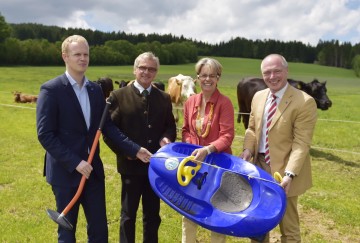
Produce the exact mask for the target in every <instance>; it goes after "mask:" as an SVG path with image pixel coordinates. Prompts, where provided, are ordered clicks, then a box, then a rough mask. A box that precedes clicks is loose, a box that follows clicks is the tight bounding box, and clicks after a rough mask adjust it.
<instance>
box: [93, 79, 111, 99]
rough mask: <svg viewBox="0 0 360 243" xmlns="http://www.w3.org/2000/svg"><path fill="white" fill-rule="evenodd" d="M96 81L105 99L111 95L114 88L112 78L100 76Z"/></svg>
mask: <svg viewBox="0 0 360 243" xmlns="http://www.w3.org/2000/svg"><path fill="white" fill-rule="evenodd" d="M96 83H98V84H99V85H100V87H101V89H102V91H103V95H104V98H105V99H106V98H107V97H109V95H110V93H111V91H113V90H114V84H113V81H112V79H111V78H106V77H103V78H99V79H98V80H97V81H96Z"/></svg>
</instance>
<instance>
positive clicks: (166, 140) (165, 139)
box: [160, 137, 171, 147]
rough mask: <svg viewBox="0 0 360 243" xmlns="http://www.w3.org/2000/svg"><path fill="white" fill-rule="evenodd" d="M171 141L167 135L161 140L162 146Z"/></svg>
mask: <svg viewBox="0 0 360 243" xmlns="http://www.w3.org/2000/svg"><path fill="white" fill-rule="evenodd" d="M169 143H171V141H170V139H168V138H167V137H163V139H161V140H160V147H162V146H164V145H166V144H169Z"/></svg>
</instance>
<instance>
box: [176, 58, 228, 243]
mask: <svg viewBox="0 0 360 243" xmlns="http://www.w3.org/2000/svg"><path fill="white" fill-rule="evenodd" d="M195 71H196V73H197V79H198V82H199V84H200V87H201V93H199V94H197V95H193V96H191V97H190V98H189V99H188V100H187V101H186V103H185V105H184V125H183V127H182V141H183V142H186V143H191V144H197V145H202V146H204V147H202V148H199V149H195V150H194V151H193V153H192V155H194V156H195V160H199V161H203V160H204V159H205V157H206V156H207V155H208V154H210V153H213V152H226V153H229V154H231V153H232V152H231V144H232V141H233V139H234V133H235V132H234V107H233V105H232V103H231V101H230V99H229V98H228V97H227V96H225V95H222V94H221V93H220V91H219V90H218V88H217V83H218V82H219V80H220V77H221V72H222V65H221V64H220V63H219V62H218V61H217V60H215V59H212V58H202V59H200V60H199V61H198V62H197V63H196V65H195ZM196 228H197V225H196V224H195V223H194V222H192V221H190V220H189V219H187V218H185V217H183V223H182V242H183V243H189V242H196ZM211 242H216V243H221V242H225V235H221V234H218V233H215V232H211Z"/></svg>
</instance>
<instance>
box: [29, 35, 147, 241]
mask: <svg viewBox="0 0 360 243" xmlns="http://www.w3.org/2000/svg"><path fill="white" fill-rule="evenodd" d="M62 58H63V60H64V62H65V65H66V72H65V73H64V74H63V75H60V76H58V77H56V78H54V79H52V80H49V81H48V82H46V83H45V84H43V85H42V86H41V88H40V94H39V97H38V102H37V109H36V122H37V133H38V139H39V141H40V143H41V145H42V146H43V147H44V149H45V150H46V154H45V166H44V175H46V181H47V182H48V183H49V184H51V186H52V191H53V193H54V195H55V199H56V206H57V211H58V212H62V210H63V209H64V208H65V207H66V206H67V205H68V204H69V202H70V201H71V199H72V198H73V197H74V195H75V193H76V191H77V189H78V186H79V183H80V180H81V177H82V176H85V177H86V178H87V181H86V184H85V187H84V190H83V192H82V194H81V196H80V198H79V200H78V201H77V202H76V204H75V205H74V206H73V208H72V209H71V210H70V211H69V213H68V214H67V215H66V218H67V220H68V221H69V222H70V223H71V224H72V225H73V227H74V228H73V230H66V229H64V228H62V227H61V226H59V227H58V241H59V242H67V243H68V242H75V241H76V239H75V231H76V223H77V217H78V212H79V206H80V204H81V205H82V207H83V209H84V213H85V216H86V220H87V234H88V242H108V228H107V218H106V206H105V174H104V167H103V164H102V161H101V159H100V156H99V152H100V151H99V146H98V147H97V149H96V152H95V155H94V158H93V160H92V164H91V165H90V164H89V163H88V162H87V161H86V160H87V158H88V156H89V152H90V149H91V146H92V143H93V141H94V138H95V135H96V132H97V130H98V128H99V124H100V120H101V117H102V113H103V111H104V108H105V100H104V97H103V94H102V91H101V88H100V86H99V85H98V84H96V83H93V82H90V81H89V80H88V79H87V78H86V77H85V72H86V70H87V68H88V65H89V45H88V43H87V41H86V39H85V38H84V37H82V36H78V35H74V36H70V37H68V38H67V39H65V40H64V42H63V43H62ZM102 132H103V134H104V135H106V137H107V138H109V139H110V140H111V141H112V142H113V143H114V144H116V145H115V146H117V147H118V149H120V150H122V151H123V152H124V153H125V154H127V155H128V156H129V157H132V158H135V157H137V158H138V159H140V160H142V161H143V162H145V163H147V162H149V158H150V156H151V153H150V152H149V151H148V150H147V149H145V148H143V147H140V146H139V145H137V144H136V143H134V142H132V141H131V140H130V139H128V138H127V137H126V136H125V135H124V134H123V133H122V132H121V131H120V130H119V129H118V128H117V127H116V126H115V125H114V124H113V123H112V121H111V119H110V116H108V117H107V119H106V121H105V123H104V126H103V128H102Z"/></svg>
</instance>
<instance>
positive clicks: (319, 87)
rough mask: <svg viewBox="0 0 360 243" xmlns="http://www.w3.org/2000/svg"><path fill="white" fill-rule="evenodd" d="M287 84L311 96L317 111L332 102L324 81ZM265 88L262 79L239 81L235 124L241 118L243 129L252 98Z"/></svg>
mask: <svg viewBox="0 0 360 243" xmlns="http://www.w3.org/2000/svg"><path fill="white" fill-rule="evenodd" d="M288 82H289V84H290V85H292V86H293V87H295V88H297V89H300V90H302V91H304V92H306V93H307V94H308V95H310V96H312V97H313V98H314V99H315V101H316V105H317V108H318V109H321V110H327V109H329V108H330V107H331V105H332V102H331V100H330V99H329V97H328V96H327V94H326V91H327V89H326V81H325V82H322V83H321V82H319V81H318V80H317V79H314V80H313V81H312V82H310V83H304V82H302V81H297V80H293V79H288ZM266 88H267V86H266V84H265V82H264V80H263V79H262V78H244V79H242V80H240V82H239V84H238V86H237V98H238V105H239V114H238V118H237V122H238V123H240V122H241V117H242V119H243V123H244V127H245V129H246V128H247V127H248V124H249V113H250V111H251V101H252V98H253V97H254V95H255V93H256V92H257V91H259V90H263V89H266Z"/></svg>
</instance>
